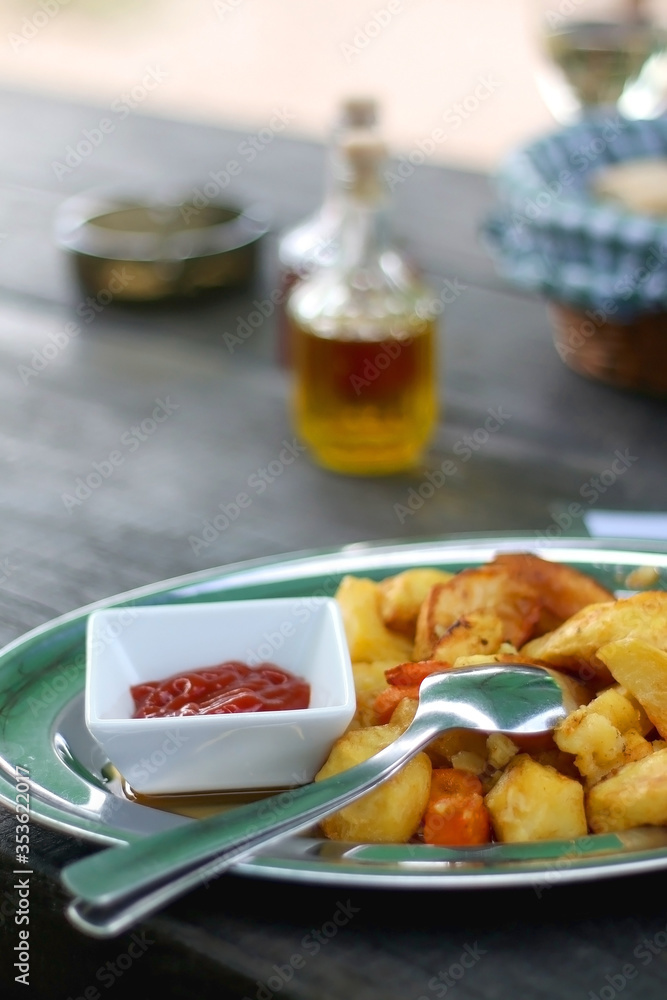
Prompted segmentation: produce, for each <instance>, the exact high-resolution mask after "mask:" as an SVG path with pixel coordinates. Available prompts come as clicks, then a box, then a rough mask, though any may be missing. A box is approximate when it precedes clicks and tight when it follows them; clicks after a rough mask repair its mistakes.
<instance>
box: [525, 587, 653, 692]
mask: <svg viewBox="0 0 667 1000" xmlns="http://www.w3.org/2000/svg"><path fill="white" fill-rule="evenodd" d="M626 638H634V639H643V640H644V641H645V642H648V643H650V644H651V645H653V646H656V647H657V648H658V649H662V650H667V592H665V591H659V590H649V591H645V592H644V593H640V594H634V595H633V596H632V597H626V598H622V599H620V600H617V601H607V602H604V603H601V604H590V605H589V606H588V607H587V608H582V610H581V611H578V612H577V613H576V614H575V615H572V617H571V618H568V620H567V621H566V622H564V623H563V624H562V625H560V626H559V627H558V628H557V629H555V630H554V631H553V632H549V633H547V634H546V635H544V636H540V637H539V638H537V639H533V640H532V641H530V642H528V643H526V645H524V646H523V647H522V648H521V653H523V654H524V655H525V656H533V657H535V658H536V659H538V660H541V661H542V662H544V663H548V664H550V665H551V666H554V667H558V668H559V669H560V670H565V671H567V672H568V673H573V674H577V675H578V676H579V677H580V678H581V679H582V680H584V681H595V682H596V683H598V684H599V685H603V684H611V683H612V681H613V677H612V674H611V672H610V670H609V668H608V667H607V665H606V664H605V663H604V662H603V661H602V660H601V659H600V658H599V657H598V655H597V652H598V650H599V649H600V647H601V646H605V645H606V644H607V643H609V642H617V641H618V640H619V639H626Z"/></svg>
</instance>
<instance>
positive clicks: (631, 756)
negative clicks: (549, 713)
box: [554, 703, 653, 786]
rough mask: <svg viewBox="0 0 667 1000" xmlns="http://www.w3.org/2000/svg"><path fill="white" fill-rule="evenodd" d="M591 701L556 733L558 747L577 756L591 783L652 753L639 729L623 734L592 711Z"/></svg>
mask: <svg viewBox="0 0 667 1000" xmlns="http://www.w3.org/2000/svg"><path fill="white" fill-rule="evenodd" d="M592 704H593V703H591V705H588V706H587V707H586V708H579V709H577V710H576V711H575V712H572V713H571V714H570V715H568V717H567V719H565V720H564V721H563V722H561V723H559V725H558V726H557V727H556V730H555V732H554V739H555V741H556V746H557V747H558V748H559V749H560V750H563V751H565V752H566V753H571V754H574V755H575V760H574V763H575V765H576V767H577V770H578V771H579V773H580V774H581V776H582V777H583V778H585V779H586V783H587V785H588V786H591V785H594V784H596V783H597V782H598V781H601V780H602V778H604V777H605V776H606V775H607V774H609V773H610V772H611V771H613V770H616V769H617V768H619V767H621V766H622V765H623V764H626V763H628V761H630V760H636V759H638V758H639V757H644V756H646V755H647V754H650V753H652V752H653V748H652V746H651V744H650V743H649V742H648V741H647V740H645V739H644V737H643V736H641V735H640V734H639V733H638V732H637V731H636V730H634V729H628V730H627V731H626V732H625V733H620V732H619V730H618V729H617V728H616V726H614V725H613V723H611V722H610V721H609V719H607V718H605V716H604V715H599V714H598V713H597V712H595V711H594V710H592Z"/></svg>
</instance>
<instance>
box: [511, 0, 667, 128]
mask: <svg viewBox="0 0 667 1000" xmlns="http://www.w3.org/2000/svg"><path fill="white" fill-rule="evenodd" d="M528 10H529V12H530V14H529V16H530V17H531V19H532V21H533V26H534V28H535V30H536V31H537V34H538V38H539V40H540V55H541V66H540V69H539V70H538V74H537V83H538V87H539V89H540V92H541V94H542V97H543V99H544V101H545V102H546V104H547V106H548V107H549V109H550V110H551V112H552V114H553V115H554V117H555V118H556V120H557V121H559V122H561V123H563V124H568V123H570V122H572V121H575V120H577V119H578V118H581V117H582V116H583V115H585V114H586V113H587V112H588V111H590V110H591V109H594V108H599V107H601V106H615V107H616V108H617V109H618V111H619V112H620V113H621V114H622V115H624V116H626V117H628V118H655V117H657V116H658V115H660V114H662V113H663V112H664V111H665V110H667V0H528Z"/></svg>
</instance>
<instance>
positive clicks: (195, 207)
mask: <svg viewBox="0 0 667 1000" xmlns="http://www.w3.org/2000/svg"><path fill="white" fill-rule="evenodd" d="M190 199H191V196H190ZM268 228H269V219H268V212H267V210H266V208H265V206H263V205H249V206H239V205H234V204H226V203H220V202H205V203H203V200H202V203H200V204H197V203H196V200H195V199H191V200H188V198H184V199H183V200H180V199H178V198H169V199H164V200H155V201H151V200H150V199H144V198H143V197H142V198H136V197H134V196H122V195H120V196H117V195H112V196H106V195H101V196H100V195H91V194H84V195H76V196H75V197H73V198H70V199H68V200H67V201H66V202H64V204H63V205H62V206H61V207H60V210H59V212H58V214H57V217H56V240H57V242H58V244H59V246H60V247H62V248H63V249H64V250H66V251H67V252H68V253H69V254H70V255H71V257H72V261H73V263H74V267H75V270H76V273H77V276H78V278H79V280H80V281H81V283H82V284H83V285H84V287H85V288H86V289H87V290H88V291H90V292H92V293H93V294H94V295H96V296H100V295H106V296H108V297H109V300H110V299H111V298H113V299H114V300H118V301H124V302H149V301H155V300H158V299H164V298H170V297H173V296H191V295H196V294H197V293H199V292H204V291H208V290H212V289H221V288H235V287H238V286H242V285H244V284H246V283H247V282H248V281H249V280H250V279H251V278H252V276H253V274H254V270H255V263H256V250H257V244H258V241H259V240H260V239H261V237H262V236H264V234H265V233H266V232H267V230H268Z"/></svg>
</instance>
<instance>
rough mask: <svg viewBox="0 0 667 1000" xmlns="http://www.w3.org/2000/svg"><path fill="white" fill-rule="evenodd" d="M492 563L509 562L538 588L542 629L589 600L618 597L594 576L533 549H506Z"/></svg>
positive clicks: (518, 575) (550, 627)
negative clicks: (509, 550)
mask: <svg viewBox="0 0 667 1000" xmlns="http://www.w3.org/2000/svg"><path fill="white" fill-rule="evenodd" d="M491 565H492V566H493V565H500V566H506V567H507V568H508V569H511V570H512V573H513V574H514V575H515V576H516V578H517V579H519V580H523V581H524V583H529V584H531V585H532V586H533V587H535V589H536V590H537V591H538V593H539V595H540V599H541V601H542V611H541V614H540V620H539V625H538V629H539V632H540V633H543V632H549V631H552V630H553V629H554V628H556V627H557V626H558V625H560V624H562V622H564V621H565V619H566V618H571V617H572V615H574V614H576V613H577V611H581V609H582V608H585V607H587V605H589V604H600V603H601V602H603V601H613V600H615V596H614V594H612V592H611V591H610V590H607V589H606V587H603V586H602V584H600V583H598V582H597V580H594V579H593V578H592V577H590V576H587V575H586V574H584V573H581V572H579V570H577V569H573V568H572V567H570V566H565V565H563V563H558V562H552V561H551V560H549V559H542V558H541V557H540V556H536V555H534V554H533V553H531V552H503V553H500V554H499V555H497V556H496V558H495V559H494V560H493V563H491Z"/></svg>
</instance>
